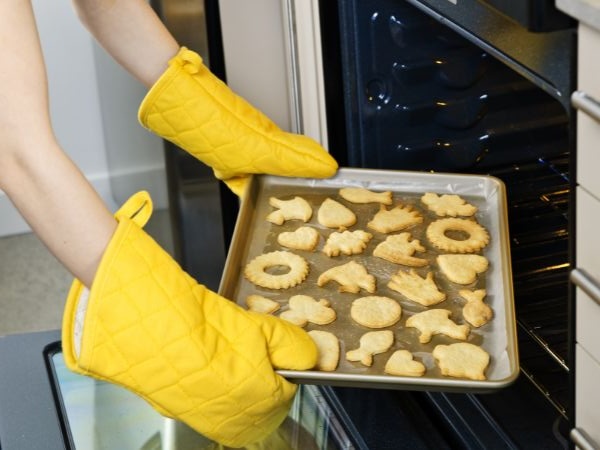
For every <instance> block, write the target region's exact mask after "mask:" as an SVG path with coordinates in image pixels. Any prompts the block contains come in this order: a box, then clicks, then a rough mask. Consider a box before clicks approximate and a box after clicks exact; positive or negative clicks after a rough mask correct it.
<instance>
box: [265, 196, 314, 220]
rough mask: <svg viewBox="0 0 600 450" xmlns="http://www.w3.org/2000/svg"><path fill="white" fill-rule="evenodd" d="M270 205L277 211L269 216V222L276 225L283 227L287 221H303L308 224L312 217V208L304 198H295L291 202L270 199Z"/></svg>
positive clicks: (274, 198)
mask: <svg viewBox="0 0 600 450" xmlns="http://www.w3.org/2000/svg"><path fill="white" fill-rule="evenodd" d="M269 205H271V206H273V207H274V208H278V209H277V210H275V211H273V212H271V213H270V214H269V215H268V216H267V221H269V222H271V223H274V224H276V225H282V224H283V222H285V221H286V220H294V219H296V220H301V221H302V222H308V221H309V220H310V218H311V217H312V208H311V207H310V205H309V203H308V202H307V201H306V200H304V199H303V198H302V197H294V198H293V199H291V200H280V199H278V198H276V197H271V198H269Z"/></svg>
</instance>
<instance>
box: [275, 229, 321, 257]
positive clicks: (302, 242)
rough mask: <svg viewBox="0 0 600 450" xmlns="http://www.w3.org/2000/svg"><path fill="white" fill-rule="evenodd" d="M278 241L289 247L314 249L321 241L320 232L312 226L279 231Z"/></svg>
mask: <svg viewBox="0 0 600 450" xmlns="http://www.w3.org/2000/svg"><path fill="white" fill-rule="evenodd" d="M277 242H278V243H279V245H282V246H284V247H287V248H293V249H296V250H306V251H313V250H314V249H315V247H316V246H317V244H318V243H319V232H318V231H317V230H315V229H314V228H312V227H300V228H297V229H296V230H295V231H284V232H283V233H279V235H278V236H277Z"/></svg>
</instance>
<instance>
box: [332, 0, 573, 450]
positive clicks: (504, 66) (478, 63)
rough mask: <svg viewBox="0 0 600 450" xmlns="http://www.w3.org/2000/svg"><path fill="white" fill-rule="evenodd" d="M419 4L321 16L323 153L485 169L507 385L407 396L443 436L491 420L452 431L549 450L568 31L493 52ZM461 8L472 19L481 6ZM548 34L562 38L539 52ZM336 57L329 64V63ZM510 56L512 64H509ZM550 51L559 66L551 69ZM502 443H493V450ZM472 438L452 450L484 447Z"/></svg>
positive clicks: (561, 332) (560, 401)
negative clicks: (510, 353)
mask: <svg viewBox="0 0 600 450" xmlns="http://www.w3.org/2000/svg"><path fill="white" fill-rule="evenodd" d="M429 3H433V4H435V5H437V4H439V3H441V2H437V1H436V0H433V1H431V2H430V1H424V2H423V3H422V4H421V2H417V1H398V0H371V1H359V0H338V2H337V9H336V8H333V7H332V6H330V5H329V6H325V7H323V8H322V19H321V20H322V22H323V23H324V24H325V25H324V28H326V29H327V30H329V32H328V33H327V34H326V38H324V55H325V58H326V62H327V63H328V64H327V65H326V85H327V86H328V87H329V93H328V106H327V107H328V117H334V118H336V117H339V116H343V117H344V118H345V120H344V124H343V125H340V121H339V120H334V121H332V123H330V134H331V135H332V136H333V137H332V138H331V140H332V142H334V143H335V145H334V146H332V153H333V154H334V156H336V158H338V160H339V161H342V163H344V164H346V165H348V166H352V167H366V168H384V169H399V170H419V171H443V172H460V173H472V174H488V175H493V176H496V177H498V178H500V179H501V180H502V181H504V183H505V184H506V188H507V196H508V204H509V213H508V214H509V231H510V235H511V256H512V266H513V277H514V278H513V283H514V292H515V307H516V312H517V314H516V316H517V322H518V338H519V354H520V364H521V368H522V372H521V377H520V379H519V381H518V383H515V385H514V386H512V387H510V388H508V389H506V390H505V391H503V393H499V394H498V395H496V394H492V395H483V396H471V397H468V396H467V397H465V396H461V395H454V394H453V395H446V394H441V393H431V394H419V397H420V399H421V400H423V401H424V402H426V403H427V404H428V405H429V406H427V408H430V411H437V412H436V414H438V418H439V417H441V418H442V419H443V420H444V421H445V423H450V425H449V428H450V429H451V428H454V427H455V426H456V427H458V428H460V427H459V426H458V425H456V424H457V423H460V422H461V420H462V419H459V417H460V416H462V414H463V412H464V415H465V417H469V416H472V415H473V414H471V412H473V411H479V413H478V414H475V415H479V416H482V417H483V416H485V417H487V418H491V419H493V420H492V422H490V423H495V425H481V427H480V428H478V427H468V428H469V429H470V430H471V431H464V430H463V432H461V433H462V434H463V435H465V434H466V435H469V434H470V433H471V432H474V433H475V434H474V436H476V435H477V432H476V430H477V429H481V430H486V431H481V433H480V435H482V436H483V435H485V434H489V435H490V436H496V437H497V439H495V441H496V442H497V443H498V444H497V445H496V446H494V447H493V448H511V444H510V442H513V443H515V442H517V443H518V442H519V441H520V440H524V441H525V442H526V441H527V440H528V439H530V438H532V437H533V439H532V440H531V441H529V442H530V443H534V442H536V440H537V439H540V442H547V443H546V445H545V446H544V448H563V447H564V446H565V445H566V444H565V443H566V442H567V439H566V435H567V433H568V429H569V426H568V421H569V420H570V417H569V411H570V409H571V408H572V401H573V400H572V394H571V393H570V373H571V370H570V367H569V366H570V365H571V364H572V363H571V360H572V356H571V353H572V345H571V338H570V335H569V334H570V329H571V328H572V321H573V319H572V317H571V316H572V315H571V314H570V311H569V306H568V305H569V301H568V297H569V283H568V273H569V266H570V258H571V255H570V251H571V249H570V245H571V244H570V222H571V219H570V214H571V212H570V207H569V205H570V202H571V200H570V199H571V195H572V194H571V192H572V185H573V183H572V180H571V171H572V170H571V168H572V166H573V163H572V161H573V157H572V155H571V152H570V149H571V148H572V133H573V129H574V128H573V125H572V123H573V117H572V115H571V111H570V109H569V108H568V107H567V106H565V105H566V104H568V100H566V103H565V101H564V100H565V99H568V97H569V92H570V88H571V85H572V84H571V83H572V80H571V79H570V78H571V77H572V74H570V73H569V72H568V70H570V68H571V66H572V59H571V53H570V52H569V49H570V48H571V47H573V46H574V44H573V42H574V37H573V33H572V32H571V31H569V30H561V31H559V32H556V33H545V34H543V35H533V37H532V39H533V41H532V42H531V46H529V45H528V44H529V42H524V41H521V42H520V44H521V47H529V48H539V49H541V48H543V47H544V46H546V47H547V48H548V49H549V51H548V52H546V53H543V52H540V53H539V54H538V55H537V60H536V61H535V62H532V61H531V59H532V55H527V54H526V53H528V51H527V50H524V51H522V52H521V53H522V54H521V55H519V50H518V48H517V49H516V50H511V49H509V48H508V47H507V46H508V44H507V42H502V43H501V45H502V46H504V48H503V51H499V50H498V47H494V45H493V44H494V43H493V42H491V41H489V40H486V36H485V35H480V36H479V37H477V38H476V39H467V37H468V36H471V35H472V31H473V30H464V32H457V27H458V26H459V25H458V24H457V23H454V22H452V18H451V17H445V18H443V19H442V18H440V17H441V16H440V11H439V10H436V11H434V12H433V13H432V14H429V13H427V11H429V12H432V11H433V10H432V9H431V8H430V6H432V5H429ZM444 3H448V5H447V6H444V7H443V8H444V9H447V10H451V9H452V5H451V2H450V3H449V2H444ZM475 3H476V4H475V5H473V10H477V9H478V8H481V7H482V6H481V5H479V4H477V2H475ZM435 5H433V6H435ZM465 7H466V6H465V3H463V4H462V8H465ZM483 8H485V10H486V11H487V12H488V13H489V12H490V9H489V8H487V7H483ZM442 12H443V11H442ZM334 15H335V16H336V17H333V16H334ZM461 17H462V16H461ZM463 19H464V17H463ZM468 19H469V20H471V22H473V23H475V22H476V20H475V18H473V17H469V18H468ZM498 20H499V21H500V20H504V19H498ZM448 25H452V26H448ZM511 26H512V25H511ZM332 30H335V33H334V32H333V31H332ZM336 33H337V35H336ZM523 33H524V34H523V35H524V36H525V35H530V34H528V33H529V32H528V31H527V30H524V31H523ZM559 35H560V36H561V37H562V38H564V39H563V40H564V42H562V44H561V45H560V48H558V47H556V46H554V47H552V42H555V41H556V40H557V39H558V37H559ZM506 37H507V36H505V38H506ZM495 39H498V37H497V36H496V38H495ZM505 40H506V39H505ZM543 40H546V44H547V45H544V44H542V43H541V42H542V41H543ZM481 43H483V44H484V45H478V44H481ZM492 47H494V48H495V50H494V51H488V50H490V48H492ZM573 48H574V47H573ZM336 49H337V54H339V55H340V59H339V61H338V62H337V63H335V62H333V63H332V60H333V58H334V55H335V54H336ZM511 52H512V53H514V54H516V55H517V56H520V57H521V58H520V60H511V59H509V57H510V53H511ZM556 52H558V53H560V55H561V59H559V60H560V61H561V64H560V65H561V67H560V68H559V69H557V70H554V68H552V58H554V57H555V56H556ZM499 56H502V58H499ZM527 63H531V66H530V67H526V66H524V65H523V64H527ZM555 65H556V66H558V64H555ZM327 68H329V69H328V70H327ZM516 68H517V69H516ZM335 86H340V88H339V89H337V90H336V89H335ZM340 136H343V138H341V137H340ZM336 139H337V140H336ZM357 395H358V394H357ZM391 395H392V396H396V395H408V394H391ZM411 395H412V394H411ZM509 399H510V400H514V401H515V403H514V404H512V406H511V403H510V402H508V401H507V400H509ZM421 403H422V402H420V401H419V402H417V404H421ZM525 403H527V405H525ZM517 405H518V406H517ZM531 405H535V409H532V408H530V407H531ZM516 408H518V409H519V413H517V414H515V409H516ZM449 411H452V412H449ZM525 411H528V412H527V413H525ZM521 413H523V414H525V415H524V416H522V415H521ZM528 414H531V415H532V416H531V417H534V416H536V417H538V418H539V422H538V423H536V424H535V425H534V426H536V427H538V429H537V430H536V431H532V430H527V429H524V428H523V426H522V424H523V420H524V419H525V418H527V417H528ZM515 417H521V418H520V419H517V420H513V418H515ZM453 418H454V419H453ZM480 419H481V417H480ZM448 421H449V422H448ZM485 421H487V419H486V420H485ZM534 422H535V419H534ZM494 427H497V428H496V431H491V430H493V429H494ZM441 428H444V427H441ZM542 429H545V431H542ZM488 431H489V433H488ZM442 434H443V433H442ZM459 434H460V433H459ZM499 436H500V437H499ZM534 436H535V437H534ZM505 437H506V438H507V440H506V442H507V445H502V444H499V443H500V442H504V441H503V439H504V438H505ZM476 440H477V438H474V440H473V441H472V443H473V445H470V444H468V443H465V444H464V446H465V447H464V448H486V446H485V445H484V446H479V445H478V444H477V443H476ZM467 441H468V439H467ZM482 442H485V441H482ZM517 446H520V445H519V444H517ZM487 448H492V447H487Z"/></svg>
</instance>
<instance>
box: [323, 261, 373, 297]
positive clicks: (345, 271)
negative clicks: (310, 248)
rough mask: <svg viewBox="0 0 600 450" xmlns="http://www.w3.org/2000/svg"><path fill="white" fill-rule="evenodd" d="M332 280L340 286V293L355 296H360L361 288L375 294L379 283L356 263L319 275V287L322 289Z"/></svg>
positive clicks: (337, 267)
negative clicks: (349, 293) (348, 293)
mask: <svg viewBox="0 0 600 450" xmlns="http://www.w3.org/2000/svg"><path fill="white" fill-rule="evenodd" d="M332 280H333V281H336V282H338V283H339V284H340V287H339V291H340V292H351V293H353V294H358V292H359V291H360V290H361V288H362V289H364V290H365V291H367V292H369V293H371V294H372V293H374V292H375V288H376V283H377V281H376V279H375V277H374V276H373V275H371V274H369V273H368V272H367V269H366V268H365V266H363V265H362V264H360V263H357V262H355V261H350V262H349V263H346V264H342V265H341V266H336V267H332V268H331V269H329V270H326V271H325V272H323V273H322V274H321V275H319V278H318V279H317V285H318V286H320V287H321V286H324V285H325V284H327V283H328V282H329V281H332Z"/></svg>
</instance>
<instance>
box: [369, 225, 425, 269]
mask: <svg viewBox="0 0 600 450" xmlns="http://www.w3.org/2000/svg"><path fill="white" fill-rule="evenodd" d="M424 251H425V247H423V246H422V245H421V242H419V240H418V239H414V240H412V241H411V240H410V233H408V232H403V233H400V234H392V235H391V236H388V237H387V238H386V239H385V241H383V242H381V243H379V244H378V245H377V247H375V250H373V256H376V257H378V258H382V259H385V260H386V261H390V262H393V263H395V264H402V265H404V266H411V267H423V266H426V265H427V264H429V261H427V260H426V259H422V258H416V257H414V256H413V255H414V253H415V252H424Z"/></svg>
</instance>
